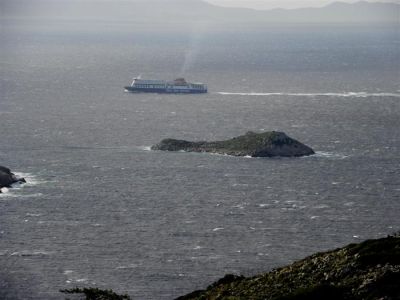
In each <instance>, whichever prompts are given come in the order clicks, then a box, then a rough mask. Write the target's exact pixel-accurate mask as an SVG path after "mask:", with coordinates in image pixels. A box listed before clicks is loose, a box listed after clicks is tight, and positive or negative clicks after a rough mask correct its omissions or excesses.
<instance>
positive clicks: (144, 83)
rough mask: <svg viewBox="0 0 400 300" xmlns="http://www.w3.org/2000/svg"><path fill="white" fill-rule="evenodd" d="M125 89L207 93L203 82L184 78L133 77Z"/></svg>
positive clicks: (133, 90) (143, 91) (130, 90)
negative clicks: (166, 79) (192, 81)
mask: <svg viewBox="0 0 400 300" xmlns="http://www.w3.org/2000/svg"><path fill="white" fill-rule="evenodd" d="M125 91H127V92H132V93H168V94H201V93H207V85H205V84H203V83H190V82H187V81H186V80H185V79H184V78H177V79H175V80H174V81H165V80H147V79H141V78H134V79H133V81H132V84H131V85H130V86H126V87H125Z"/></svg>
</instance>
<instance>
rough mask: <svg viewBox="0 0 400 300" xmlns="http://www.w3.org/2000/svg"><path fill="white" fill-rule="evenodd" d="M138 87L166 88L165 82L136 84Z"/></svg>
mask: <svg viewBox="0 0 400 300" xmlns="http://www.w3.org/2000/svg"><path fill="white" fill-rule="evenodd" d="M135 86H136V87H140V88H156V89H157V88H165V85H164V84H158V85H155V84H135Z"/></svg>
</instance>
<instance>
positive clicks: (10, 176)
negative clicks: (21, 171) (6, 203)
mask: <svg viewBox="0 0 400 300" xmlns="http://www.w3.org/2000/svg"><path fill="white" fill-rule="evenodd" d="M17 182H19V183H25V182H26V180H25V179H24V178H20V177H18V176H17V175H15V174H14V173H12V172H11V170H10V169H9V168H6V167H3V166H0V193H1V188H3V187H11V185H12V184H13V183H17Z"/></svg>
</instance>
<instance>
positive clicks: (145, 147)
mask: <svg viewBox="0 0 400 300" xmlns="http://www.w3.org/2000/svg"><path fill="white" fill-rule="evenodd" d="M138 148H139V149H140V150H143V151H151V146H139V147H138Z"/></svg>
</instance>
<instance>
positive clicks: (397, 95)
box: [216, 92, 400, 98]
mask: <svg viewBox="0 0 400 300" xmlns="http://www.w3.org/2000/svg"><path fill="white" fill-rule="evenodd" d="M216 94H219V95H233V96H234V95H236V96H297V97H317V96H325V97H345V98H366V97H395V98H400V93H384V92H382V93H368V92H345V93H256V92H250V93H239V92H237V93H234V92H217V93H216Z"/></svg>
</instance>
